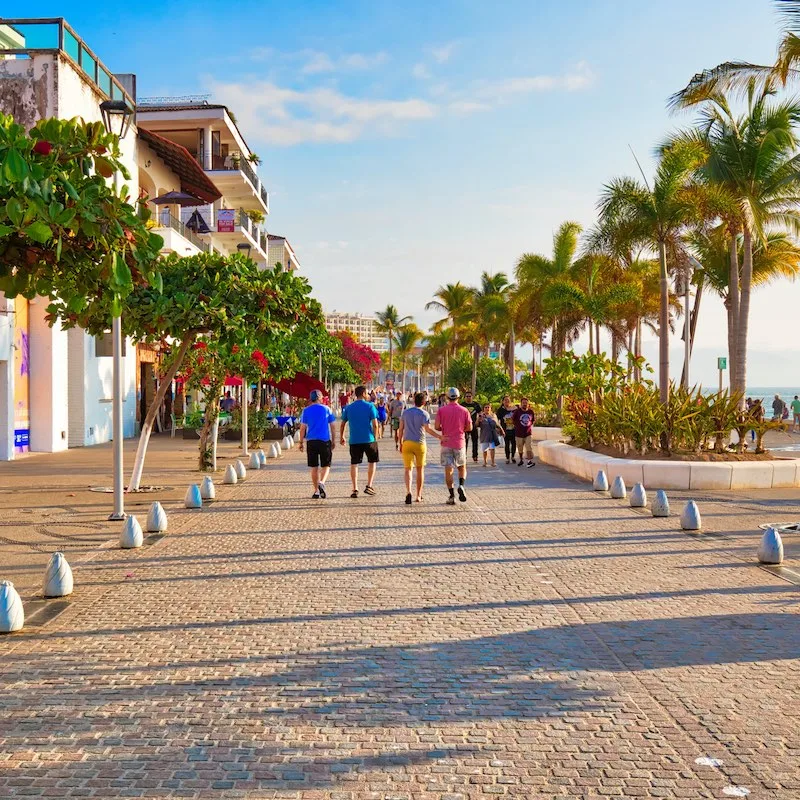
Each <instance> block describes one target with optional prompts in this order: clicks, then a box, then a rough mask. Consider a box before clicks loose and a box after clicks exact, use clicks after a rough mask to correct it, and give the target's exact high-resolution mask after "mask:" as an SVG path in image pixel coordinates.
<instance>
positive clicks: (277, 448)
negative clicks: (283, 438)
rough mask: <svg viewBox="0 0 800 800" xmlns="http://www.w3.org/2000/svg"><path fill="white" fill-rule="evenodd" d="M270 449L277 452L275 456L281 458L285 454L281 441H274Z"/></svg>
mask: <svg viewBox="0 0 800 800" xmlns="http://www.w3.org/2000/svg"><path fill="white" fill-rule="evenodd" d="M270 449H271V450H272V452H273V453H274V454H275V456H274V457H275V458H281V456H283V453H282V452H281V446H280V443H279V442H273V443H272V445H271V446H270Z"/></svg>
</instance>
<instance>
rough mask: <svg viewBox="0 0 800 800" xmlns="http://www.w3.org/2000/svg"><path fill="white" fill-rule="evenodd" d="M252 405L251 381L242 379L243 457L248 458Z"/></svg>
mask: <svg viewBox="0 0 800 800" xmlns="http://www.w3.org/2000/svg"><path fill="white" fill-rule="evenodd" d="M249 405H250V381H246V380H245V379H244V378H242V455H243V456H245V457H247V456H248V455H250V454H249V453H248V452H247V440H248V436H249V432H248V430H247V412H248V410H249V409H248V406H249Z"/></svg>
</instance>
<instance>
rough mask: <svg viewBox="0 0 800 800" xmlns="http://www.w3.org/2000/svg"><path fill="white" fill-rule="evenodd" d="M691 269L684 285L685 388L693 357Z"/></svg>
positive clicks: (687, 384) (686, 387)
mask: <svg viewBox="0 0 800 800" xmlns="http://www.w3.org/2000/svg"><path fill="white" fill-rule="evenodd" d="M691 275H692V272H691V269H690V268H689V267H686V275H685V277H684V281H685V285H684V287H683V316H684V317H685V326H684V329H683V330H684V334H683V339H684V342H683V360H684V363H685V364H686V368H685V369H684V371H683V380H684V383H683V386H684V388H685V389H688V388H689V359H690V358H691V357H692V349H691V340H690V337H691V325H689V317H690V316H691V308H690V302H691V293H690V291H689V284H690V281H691Z"/></svg>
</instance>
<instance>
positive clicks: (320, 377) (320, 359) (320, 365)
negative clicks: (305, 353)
mask: <svg viewBox="0 0 800 800" xmlns="http://www.w3.org/2000/svg"><path fill="white" fill-rule="evenodd" d="M318 377H319V379H320V380H322V353H320V354H319V376H318Z"/></svg>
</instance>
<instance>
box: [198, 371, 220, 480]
mask: <svg viewBox="0 0 800 800" xmlns="http://www.w3.org/2000/svg"><path fill="white" fill-rule="evenodd" d="M221 389H222V384H221V383H218V382H212V383H211V384H209V386H208V387H207V388H206V391H205V399H206V408H205V412H204V413H203V418H204V422H203V427H202V428H201V430H200V444H199V452H198V456H197V469H199V470H200V471H201V472H202V471H203V470H207V469H213V464H212V461H211V453H210V450H211V448H210V447H209V444H208V440H209V437H210V436H211V433H212V431H213V430H214V423H215V422H216V421H217V417H218V416H219V393H220V390H221Z"/></svg>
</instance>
